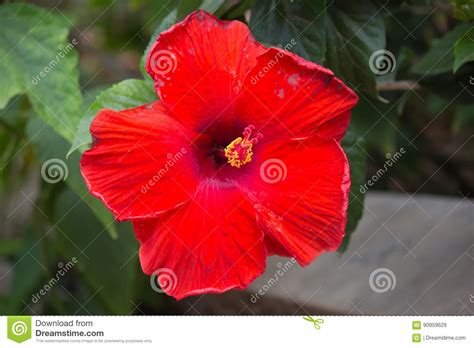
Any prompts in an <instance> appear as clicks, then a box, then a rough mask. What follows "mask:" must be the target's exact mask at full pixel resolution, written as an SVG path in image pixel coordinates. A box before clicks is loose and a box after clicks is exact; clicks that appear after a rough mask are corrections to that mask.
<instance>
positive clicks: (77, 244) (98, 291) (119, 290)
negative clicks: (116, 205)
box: [54, 191, 139, 314]
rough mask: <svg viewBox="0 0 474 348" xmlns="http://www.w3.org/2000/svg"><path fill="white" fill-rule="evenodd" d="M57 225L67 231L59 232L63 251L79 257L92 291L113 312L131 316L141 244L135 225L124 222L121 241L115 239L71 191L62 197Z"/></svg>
mask: <svg viewBox="0 0 474 348" xmlns="http://www.w3.org/2000/svg"><path fill="white" fill-rule="evenodd" d="M54 222H55V224H57V226H58V227H59V228H60V229H61V230H62V231H65V232H64V233H56V241H57V243H58V247H59V252H60V253H61V254H62V255H63V257H64V258H65V259H71V258H73V257H76V259H77V260H78V263H77V266H76V267H77V269H78V270H79V272H80V274H81V277H82V278H83V279H84V281H85V283H86V285H87V286H88V287H89V288H90V289H91V292H92V293H93V294H95V296H97V297H98V298H100V299H101V301H102V302H103V303H104V305H105V306H106V307H107V308H108V309H109V311H110V312H111V313H114V314H128V313H129V311H130V307H131V302H130V301H131V300H134V281H135V277H136V273H137V271H138V269H139V266H138V264H137V257H136V256H137V249H138V245H137V244H138V243H137V241H136V240H135V237H134V234H133V231H132V229H131V226H130V225H129V224H127V223H121V224H120V225H119V234H120V238H118V239H117V240H112V239H111V238H110V236H109V235H108V234H107V233H104V232H105V229H104V228H103V227H102V226H101V224H100V223H99V222H98V221H97V219H96V218H95V217H94V216H93V215H92V213H91V211H90V210H89V209H88V207H87V205H85V204H84V203H83V201H82V200H81V199H80V198H79V197H78V196H77V195H75V194H73V193H72V192H70V191H65V192H64V193H62V194H61V195H60V197H59V198H58V200H57V204H56V208H55V216H54ZM66 231H67V232H66Z"/></svg>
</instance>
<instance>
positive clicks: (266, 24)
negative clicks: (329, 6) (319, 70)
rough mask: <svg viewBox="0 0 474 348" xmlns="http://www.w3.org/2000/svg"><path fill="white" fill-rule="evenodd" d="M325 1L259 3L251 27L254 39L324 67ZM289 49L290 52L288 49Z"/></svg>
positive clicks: (285, 0)
mask: <svg viewBox="0 0 474 348" xmlns="http://www.w3.org/2000/svg"><path fill="white" fill-rule="evenodd" d="M325 8H326V1H325V0H303V1H291V0H281V1H280V0H268V1H257V2H256V4H255V6H254V7H253V9H252V15H251V18H250V27H251V29H252V32H253V33H254V35H255V37H256V38H257V39H258V40H259V41H261V42H264V43H267V44H270V45H272V46H282V47H285V48H286V49H287V48H288V47H291V51H292V52H294V53H296V54H298V55H300V56H302V57H303V58H305V59H307V60H311V61H314V62H317V63H319V64H322V63H323V62H324V56H325V51H326V33H325V31H324V27H325V22H326V20H325V18H326V16H325ZM289 50H290V49H289Z"/></svg>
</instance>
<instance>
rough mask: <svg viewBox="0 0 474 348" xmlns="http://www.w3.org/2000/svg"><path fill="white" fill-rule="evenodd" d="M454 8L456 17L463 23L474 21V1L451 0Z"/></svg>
mask: <svg viewBox="0 0 474 348" xmlns="http://www.w3.org/2000/svg"><path fill="white" fill-rule="evenodd" d="M449 2H450V3H451V5H453V8H454V11H453V12H454V17H455V18H456V19H459V20H461V21H471V20H473V19H474V1H472V0H450V1H449Z"/></svg>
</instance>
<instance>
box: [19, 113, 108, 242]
mask: <svg viewBox="0 0 474 348" xmlns="http://www.w3.org/2000/svg"><path fill="white" fill-rule="evenodd" d="M27 136H28V138H29V140H30V141H31V142H32V143H33V144H34V146H35V148H36V154H37V156H38V159H39V161H40V162H41V163H42V164H43V163H45V162H46V161H48V160H51V159H59V160H61V161H63V162H64V164H65V165H66V166H67V177H66V179H65V182H66V184H67V185H68V186H69V187H70V188H71V189H72V190H73V191H74V192H75V193H76V194H77V195H78V196H79V197H80V199H81V200H83V201H84V202H85V203H86V204H87V205H88V206H89V207H90V209H91V211H92V212H93V213H94V214H95V216H96V217H97V218H98V219H99V221H100V222H101V223H102V224H103V226H104V228H105V229H106V230H107V231H108V232H109V233H110V236H111V237H112V238H114V239H115V238H117V230H116V226H115V224H114V222H115V219H114V217H113V215H112V213H110V212H109V211H108V209H107V208H106V207H105V206H104V204H103V203H102V202H100V201H99V200H98V199H96V198H95V197H93V196H92V195H90V194H89V190H88V189H87V186H86V184H85V182H84V179H83V178H82V175H81V170H80V167H79V161H80V158H81V156H80V154H79V153H78V152H76V153H73V154H72V155H71V156H69V157H68V158H67V159H66V153H65V149H67V148H68V146H69V143H68V142H67V141H65V140H64V139H63V138H61V137H60V136H59V135H58V134H57V133H55V132H54V130H53V129H52V128H51V127H49V126H48V125H47V124H45V123H44V122H43V121H41V120H39V119H32V120H30V122H28V126H27ZM44 184H45V185H48V183H46V182H45V183H44ZM49 185H55V184H49Z"/></svg>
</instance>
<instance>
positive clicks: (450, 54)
mask: <svg viewBox="0 0 474 348" xmlns="http://www.w3.org/2000/svg"><path fill="white" fill-rule="evenodd" d="M468 28H469V24H467V23H464V24H461V25H458V26H457V27H455V28H454V29H453V30H451V31H450V32H449V33H447V34H446V35H444V36H443V37H442V38H440V39H435V40H433V43H432V46H431V48H430V50H429V51H428V52H427V53H426V54H425V55H424V56H423V57H422V58H421V59H420V61H419V62H418V63H416V64H415V65H413V67H412V69H411V70H412V72H414V73H417V74H423V75H436V74H441V73H445V72H448V71H451V70H452V69H453V65H454V46H455V44H456V41H457V40H458V38H459V37H461V36H462V35H463V34H464V33H465V32H466V31H467V30H468Z"/></svg>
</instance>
